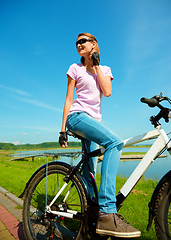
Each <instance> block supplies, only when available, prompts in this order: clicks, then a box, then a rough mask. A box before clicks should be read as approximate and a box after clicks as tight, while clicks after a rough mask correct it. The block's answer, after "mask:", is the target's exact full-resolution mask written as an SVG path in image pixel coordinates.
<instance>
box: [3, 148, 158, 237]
mask: <svg viewBox="0 0 171 240" xmlns="http://www.w3.org/2000/svg"><path fill="white" fill-rule="evenodd" d="M9 154H10V153H9V152H6V153H5V152H2V151H0V169H1V172H0V186H1V187H4V188H5V189H7V190H9V191H10V192H12V193H13V194H15V195H16V196H19V195H20V194H21V193H22V191H23V190H24V188H25V185H26V183H27V181H28V180H29V178H30V177H31V175H32V174H33V173H34V172H35V171H36V170H37V169H38V168H39V167H40V166H41V165H42V164H44V163H45V162H46V158H40V159H39V158H35V161H34V162H32V161H31V160H28V161H23V160H22V161H9V157H8V155H9ZM125 182H126V179H125V178H120V177H117V182H116V193H117V192H118V191H119V190H120V189H121V187H122V186H123V184H124V183H125ZM97 185H98V188H99V186H100V174H98V175H97ZM156 185H157V182H155V181H152V180H148V179H141V180H140V181H139V183H138V184H137V185H136V187H135V188H134V189H133V191H132V192H131V193H130V195H129V196H128V198H127V199H126V201H125V202H124V203H123V206H122V208H121V209H120V211H119V213H120V214H122V215H123V216H124V217H125V218H126V219H127V220H128V221H129V222H130V224H131V225H132V226H134V227H135V228H137V229H139V230H140V231H141V233H142V236H141V237H140V238H139V239H143V240H154V239H156V235H155V229H154V224H153V225H152V227H151V229H150V231H149V232H147V231H146V227H147V224H148V203H149V201H150V199H151V195H152V193H153V190H154V188H155V186H156Z"/></svg>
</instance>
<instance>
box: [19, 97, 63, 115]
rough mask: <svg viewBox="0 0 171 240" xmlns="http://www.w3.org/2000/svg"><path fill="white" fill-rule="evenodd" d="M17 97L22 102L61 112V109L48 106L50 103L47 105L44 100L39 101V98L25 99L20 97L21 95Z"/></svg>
mask: <svg viewBox="0 0 171 240" xmlns="http://www.w3.org/2000/svg"><path fill="white" fill-rule="evenodd" d="M17 98H18V99H19V100H20V101H22V102H27V103H30V104H33V105H35V106H38V107H42V108H47V109H50V110H54V111H57V112H62V110H61V109H58V108H55V107H53V106H50V105H48V104H46V103H44V102H41V101H39V100H36V99H25V98H21V97H17Z"/></svg>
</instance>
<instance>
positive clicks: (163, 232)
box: [154, 177, 171, 240]
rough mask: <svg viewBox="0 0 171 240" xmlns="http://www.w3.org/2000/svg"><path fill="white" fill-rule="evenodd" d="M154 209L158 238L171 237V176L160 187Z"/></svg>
mask: <svg viewBox="0 0 171 240" xmlns="http://www.w3.org/2000/svg"><path fill="white" fill-rule="evenodd" d="M154 211H155V218H154V223H155V230H156V235H157V238H158V239H160V240H168V239H171V177H170V178H168V179H167V180H166V181H165V182H164V184H163V185H162V187H161V188H160V191H159V194H158V196H157V200H156V204H155V209H154Z"/></svg>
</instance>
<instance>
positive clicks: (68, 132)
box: [67, 130, 83, 140]
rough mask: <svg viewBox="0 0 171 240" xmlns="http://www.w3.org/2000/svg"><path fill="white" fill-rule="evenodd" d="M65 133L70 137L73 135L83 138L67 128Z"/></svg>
mask: <svg viewBox="0 0 171 240" xmlns="http://www.w3.org/2000/svg"><path fill="white" fill-rule="evenodd" d="M67 134H68V135H69V136H72V137H74V138H78V139H80V140H82V139H83V137H81V136H79V135H78V134H76V133H73V132H72V131H70V130H67Z"/></svg>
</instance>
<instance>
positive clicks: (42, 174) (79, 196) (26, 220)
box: [23, 163, 87, 240]
mask: <svg viewBox="0 0 171 240" xmlns="http://www.w3.org/2000/svg"><path fill="white" fill-rule="evenodd" d="M69 171H70V167H69V166H67V165H64V164H60V163H55V164H51V165H49V166H48V177H47V178H46V168H43V169H41V170H40V171H38V173H37V174H36V176H35V177H34V179H33V180H32V182H31V183H30V185H29V187H28V190H27V193H26V196H25V200H24V205H23V226H24V232H25V235H26V237H27V239H29V240H32V239H41V240H46V239H52V236H53V239H63V240H64V239H67V240H69V239H76V240H79V239H83V236H82V235H83V226H84V221H83V220H80V221H78V220H75V219H73V218H66V217H64V216H59V215H54V214H47V213H46V211H45V207H46V181H47V203H48V204H50V202H51V201H52V199H53V198H54V197H55V195H56V194H57V193H58V191H59V190H60V189H61V187H62V186H63V185H64V183H65V178H66V176H67V175H68V174H69ZM86 206H87V199H86V194H85V191H84V188H83V186H82V184H81V183H80V181H79V178H78V176H76V175H74V176H73V178H72V179H71V180H70V181H69V183H68V185H67V187H66V188H65V189H64V191H63V192H62V193H61V194H60V196H59V198H57V200H56V201H55V203H54V204H53V205H52V207H51V209H52V210H54V211H63V212H67V211H70V210H73V211H76V212H79V213H80V214H81V215H82V216H83V215H84V213H85V212H86Z"/></svg>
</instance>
